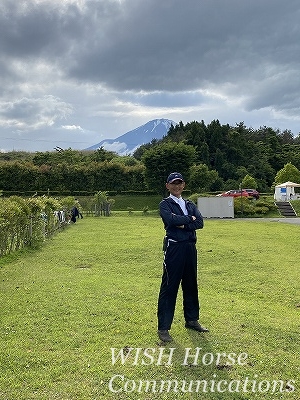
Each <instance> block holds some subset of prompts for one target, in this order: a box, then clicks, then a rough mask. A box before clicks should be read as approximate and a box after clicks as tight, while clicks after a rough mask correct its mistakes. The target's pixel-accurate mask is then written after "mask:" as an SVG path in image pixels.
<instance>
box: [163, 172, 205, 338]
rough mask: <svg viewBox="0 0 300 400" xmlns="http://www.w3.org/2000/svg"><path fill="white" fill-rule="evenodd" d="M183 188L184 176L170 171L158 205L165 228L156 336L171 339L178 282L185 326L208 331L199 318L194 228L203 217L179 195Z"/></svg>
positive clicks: (194, 206)
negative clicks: (181, 294)
mask: <svg viewBox="0 0 300 400" xmlns="http://www.w3.org/2000/svg"><path fill="white" fill-rule="evenodd" d="M184 187H185V182H184V179H183V176H182V175H181V174H180V173H178V172H172V173H171V174H170V175H169V176H168V178H167V182H166V188H167V189H168V191H169V192H170V195H169V197H167V198H165V199H163V200H162V201H161V203H160V205H159V211H160V216H161V218H162V220H163V223H164V227H165V230H166V236H165V238H164V260H163V275H162V281H161V286H160V292H159V297H158V308H157V318H158V336H159V338H160V340H161V341H163V342H171V341H172V337H171V335H170V334H169V330H170V329H171V325H172V322H173V317H174V312H175V305H176V299H177V293H178V289H179V285H180V283H181V287H182V292H183V313H184V318H185V327H186V328H190V329H194V330H196V331H198V332H209V331H208V329H206V328H204V327H203V326H201V325H200V324H199V322H198V320H199V309H200V307H199V299H198V284H197V249H196V232H195V231H196V229H201V228H203V218H202V215H201V214H200V212H199V210H198V209H197V207H196V205H195V204H194V203H193V202H191V201H188V200H184V199H183V198H182V197H181V194H182V191H183V189H184Z"/></svg>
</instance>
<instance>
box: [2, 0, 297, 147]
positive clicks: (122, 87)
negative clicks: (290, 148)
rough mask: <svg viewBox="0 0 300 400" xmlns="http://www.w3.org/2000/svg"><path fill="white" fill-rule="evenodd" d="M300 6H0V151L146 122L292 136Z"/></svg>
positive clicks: (60, 1)
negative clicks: (238, 127) (217, 125)
mask: <svg viewBox="0 0 300 400" xmlns="http://www.w3.org/2000/svg"><path fill="white" fill-rule="evenodd" d="M299 21H300V2H299V0H287V1H282V0H251V1H250V0H184V1H183V0H1V2H0V83H1V84H0V150H1V151H10V150H26V151H46V150H49V151H51V150H53V148H55V147H56V146H59V147H62V148H68V147H71V148H73V149H84V148H86V147H88V146H91V145H93V144H95V143H98V142H100V141H101V140H103V139H107V138H116V137H118V136H120V135H122V134H123V133H125V132H127V131H129V130H132V129H134V128H136V127H138V126H140V125H143V124H144V123H146V122H148V121H149V120H152V119H156V118H168V119H171V120H174V121H176V122H179V121H183V123H186V122H190V121H194V120H196V121H201V120H204V122H205V123H206V124H208V123H210V122H211V121H212V120H213V119H219V121H220V122H221V123H222V124H226V123H229V124H230V125H233V126H234V125H235V124H236V123H239V122H241V121H244V123H245V125H246V126H248V127H250V126H252V127H254V128H257V127H259V126H263V125H266V126H271V127H273V128H279V129H280V130H284V129H289V130H291V131H292V132H293V133H294V134H295V135H298V133H299V131H300V65H299V59H300V23H299Z"/></svg>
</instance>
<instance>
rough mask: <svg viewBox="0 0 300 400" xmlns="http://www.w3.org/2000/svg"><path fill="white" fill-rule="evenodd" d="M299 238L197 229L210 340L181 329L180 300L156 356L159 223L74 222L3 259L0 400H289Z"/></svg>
mask: <svg viewBox="0 0 300 400" xmlns="http://www.w3.org/2000/svg"><path fill="white" fill-rule="evenodd" d="M299 233H300V225H299V226H297V225H289V224H285V223H280V222H269V221H264V220H254V221H246V220H241V219H239V220H207V221H205V227H204V229H203V230H202V231H199V232H198V243H197V247H198V251H199V294H200V301H201V323H203V325H204V326H207V327H208V328H209V329H210V333H208V334H198V333H197V332H193V331H189V330H186V329H185V328H184V319H183V315H182V306H181V301H182V297H181V293H180V294H179V297H178V302H177V308H176V313H175V318H174V323H173V326H172V330H171V334H172V336H173V338H174V341H173V342H172V343H170V344H168V345H166V346H165V347H163V346H161V345H160V344H159V343H158V338H157V334H156V329H157V328H156V303H157V296H158V290H159V285H160V279H161V271H162V257H163V253H162V250H161V245H162V237H163V234H164V231H163V227H162V223H161V220H160V218H159V217H157V216H154V215H142V213H139V214H137V213H134V214H133V215H128V214H126V215H125V214H123V215H121V214H120V215H113V216H111V217H100V218H92V217H89V218H84V219H82V220H79V221H78V222H77V223H76V224H74V225H72V226H70V227H68V228H67V229H65V230H64V231H63V232H61V233H59V234H58V235H57V236H55V237H54V238H53V239H51V240H49V241H48V242H46V243H45V245H44V246H43V247H42V248H41V249H38V250H31V251H28V250H27V251H24V252H21V253H15V254H13V255H10V256H8V257H4V258H0V286H1V291H0V301H1V326H0V335H1V348H0V357H1V374H0V399H1V400H4V399H5V400H31V399H35V400H52V399H53V400H54V399H59V400H96V399H143V400H146V399H170V400H173V399H194V398H200V399H208V400H210V399H225V400H226V399H234V400H236V399H249V400H250V399H270V400H271V399H272V400H273V399H295V400H296V399H299V398H300V394H299V372H300V371H299V311H300V293H299V265H298V260H299ZM111 348H115V349H116V350H114V351H115V353H114V355H115V356H116V354H117V353H118V352H119V351H120V350H121V349H123V351H124V357H127V359H126V360H125V359H124V360H123V361H124V364H122V362H121V361H120V359H119V358H118V359H115V360H114V359H113V353H112V350H111ZM130 348H132V349H133V350H130ZM172 348H173V349H174V350H172ZM137 349H140V350H137ZM188 349H190V350H188ZM197 349H198V350H197ZM197 351H198V358H195V354H196V352H197ZM188 352H189V353H188ZM192 354H193V355H194V357H188V358H186V362H185V356H186V355H192ZM171 356H172V357H171ZM113 361H115V362H113ZM168 361H170V362H168ZM185 364H186V365H185ZM162 382H163V383H162ZM168 384H170V386H169V387H168ZM176 384H177V385H178V386H177V389H176ZM197 384H198V386H197ZM168 389H170V390H168ZM196 389H198V393H197V392H196ZM176 390H177V392H176Z"/></svg>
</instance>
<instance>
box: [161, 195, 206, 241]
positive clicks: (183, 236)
mask: <svg viewBox="0 0 300 400" xmlns="http://www.w3.org/2000/svg"><path fill="white" fill-rule="evenodd" d="M185 204H186V209H187V212H188V215H184V213H183V211H182V209H181V207H180V205H179V204H178V203H176V202H175V201H174V200H173V199H172V198H170V197H167V198H165V199H163V200H162V201H161V202H160V204H159V213H160V216H161V218H162V220H163V223H164V226H165V230H166V236H167V238H168V239H173V240H176V241H178V242H182V241H189V242H196V240H197V237H196V232H195V231H196V229H201V228H203V217H202V215H201V213H200V211H199V210H198V208H197V207H196V205H195V204H194V203H193V202H192V201H189V200H185ZM193 215H194V216H195V217H196V219H195V221H193V219H192V216H193ZM180 225H184V228H178V226H180Z"/></svg>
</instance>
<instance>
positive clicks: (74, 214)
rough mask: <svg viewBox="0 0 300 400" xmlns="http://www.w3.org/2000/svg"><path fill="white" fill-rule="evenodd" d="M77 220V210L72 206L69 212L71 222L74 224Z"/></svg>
mask: <svg viewBox="0 0 300 400" xmlns="http://www.w3.org/2000/svg"><path fill="white" fill-rule="evenodd" d="M77 218H79V210H78V208H77V207H76V206H74V207H73V208H72V210H71V221H72V222H74V223H75V222H76V220H77Z"/></svg>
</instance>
